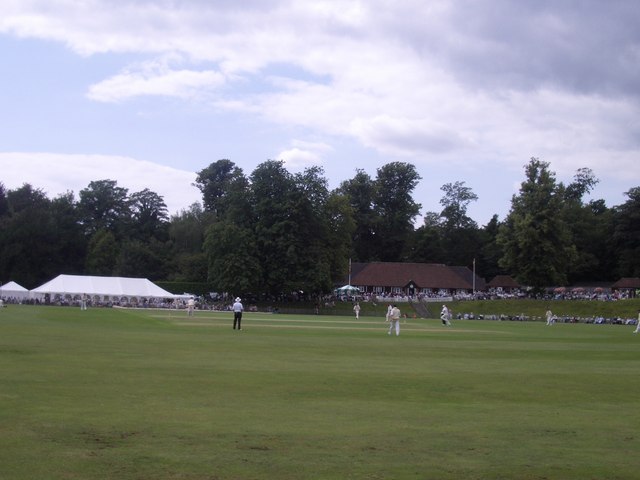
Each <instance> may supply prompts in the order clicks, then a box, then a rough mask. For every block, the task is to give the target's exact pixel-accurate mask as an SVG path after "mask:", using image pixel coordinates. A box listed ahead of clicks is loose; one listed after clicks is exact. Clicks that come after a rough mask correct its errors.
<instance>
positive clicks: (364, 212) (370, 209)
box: [336, 169, 377, 262]
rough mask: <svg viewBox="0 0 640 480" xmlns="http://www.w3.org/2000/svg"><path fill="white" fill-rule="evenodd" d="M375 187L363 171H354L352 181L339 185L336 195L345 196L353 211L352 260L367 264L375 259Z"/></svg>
mask: <svg viewBox="0 0 640 480" xmlns="http://www.w3.org/2000/svg"><path fill="white" fill-rule="evenodd" d="M375 190H376V186H375V183H374V181H373V179H372V178H371V177H370V176H369V174H367V173H366V172H365V171H364V170H362V169H358V170H356V174H355V176H354V177H353V178H352V179H349V180H345V181H343V182H342V183H341V184H340V187H339V188H338V189H337V190H336V193H338V194H341V195H345V196H346V198H348V200H349V204H350V205H351V209H352V211H353V220H354V222H355V231H354V233H353V252H352V254H351V256H352V257H353V260H355V261H359V262H368V261H371V260H374V259H375V238H376V237H375V231H376V223H377V213H376V211H375V209H374V197H375Z"/></svg>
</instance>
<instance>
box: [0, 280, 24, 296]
mask: <svg viewBox="0 0 640 480" xmlns="http://www.w3.org/2000/svg"><path fill="white" fill-rule="evenodd" d="M0 298H4V299H5V300H7V299H10V298H15V299H16V300H24V299H26V298H29V290H27V289H26V288H24V287H23V286H22V285H18V284H17V283H16V282H9V283H5V284H4V285H0Z"/></svg>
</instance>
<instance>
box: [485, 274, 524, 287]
mask: <svg viewBox="0 0 640 480" xmlns="http://www.w3.org/2000/svg"><path fill="white" fill-rule="evenodd" d="M487 287H490V288H498V287H502V288H519V287H520V284H519V283H518V282H516V281H515V280H514V279H513V278H512V277H511V275H496V276H495V277H493V278H492V279H491V281H490V282H489V283H487Z"/></svg>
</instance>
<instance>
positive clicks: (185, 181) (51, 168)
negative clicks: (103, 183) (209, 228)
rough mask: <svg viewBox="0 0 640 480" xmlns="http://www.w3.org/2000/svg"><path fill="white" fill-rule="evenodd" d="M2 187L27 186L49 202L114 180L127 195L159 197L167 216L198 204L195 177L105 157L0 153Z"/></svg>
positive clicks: (12, 188)
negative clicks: (144, 193)
mask: <svg viewBox="0 0 640 480" xmlns="http://www.w3.org/2000/svg"><path fill="white" fill-rule="evenodd" d="M0 165H2V183H3V184H4V186H5V188H7V189H9V190H14V189H16V188H19V187H21V186H22V185H23V184H25V183H28V184H30V185H31V186H32V187H34V188H38V189H41V190H43V191H44V192H45V193H46V194H47V196H48V197H49V198H54V197H56V196H58V195H60V194H63V193H66V192H68V191H72V192H74V194H75V197H76V200H77V199H78V198H79V196H78V194H79V192H80V190H83V189H85V188H87V187H88V186H89V183H90V182H92V181H96V180H115V181H117V182H118V186H119V187H123V188H126V189H128V190H129V193H134V192H139V191H142V190H144V189H145V188H148V189H149V190H151V191H153V192H155V193H157V194H158V195H160V196H161V197H163V199H164V201H165V203H166V205H167V208H168V210H169V213H170V214H174V213H177V212H179V211H180V210H182V209H185V208H188V207H189V206H190V205H192V204H193V203H195V202H201V201H202V196H201V194H200V191H199V190H198V189H197V188H196V187H194V186H193V185H192V183H193V182H194V181H195V179H196V174H195V173H193V172H187V171H184V170H179V169H176V168H172V167H166V166H162V165H158V164H155V163H152V162H148V161H144V160H136V159H133V158H127V157H119V156H108V155H65V154H57V153H39V152H34V153H24V152H16V153H12V152H2V153H0Z"/></svg>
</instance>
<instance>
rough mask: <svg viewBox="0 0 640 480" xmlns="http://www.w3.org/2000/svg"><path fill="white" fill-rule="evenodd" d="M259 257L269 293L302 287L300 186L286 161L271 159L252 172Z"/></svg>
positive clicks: (290, 290) (265, 289) (265, 285)
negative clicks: (298, 219) (299, 278)
mask: <svg viewBox="0 0 640 480" xmlns="http://www.w3.org/2000/svg"><path fill="white" fill-rule="evenodd" d="M251 186H252V202H253V212H254V216H255V230H254V232H255V238H256V249H257V255H258V260H259V262H260V265H262V280H263V282H262V284H263V285H264V291H265V293H268V294H271V295H279V294H281V293H283V292H287V293H290V292H292V291H296V290H298V289H299V288H300V285H299V281H298V279H297V278H295V275H296V273H297V268H296V267H297V265H298V262H299V260H300V257H301V256H302V255H304V254H305V252H304V251H303V250H301V245H300V243H299V242H298V237H297V230H298V225H297V223H296V220H297V218H296V214H295V209H296V202H297V200H298V198H299V195H300V193H299V190H298V187H297V185H296V182H295V179H294V178H293V176H292V175H291V174H290V173H289V172H288V171H287V170H286V169H285V168H284V164H283V162H282V161H276V160H268V161H266V162H263V163H261V164H260V165H258V166H257V167H256V169H255V170H254V171H253V172H252V173H251Z"/></svg>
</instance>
